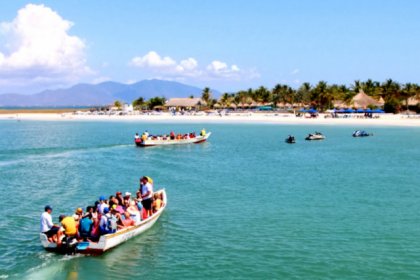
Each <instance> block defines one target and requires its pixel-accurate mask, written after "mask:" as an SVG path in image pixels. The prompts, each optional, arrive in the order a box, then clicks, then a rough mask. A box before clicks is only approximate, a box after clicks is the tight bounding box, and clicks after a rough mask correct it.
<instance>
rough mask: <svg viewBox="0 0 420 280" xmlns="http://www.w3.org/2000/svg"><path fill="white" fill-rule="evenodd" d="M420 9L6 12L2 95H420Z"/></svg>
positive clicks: (408, 0) (215, 2)
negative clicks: (95, 91)
mask: <svg viewBox="0 0 420 280" xmlns="http://www.w3.org/2000/svg"><path fill="white" fill-rule="evenodd" d="M418 11H420V1H417V0H405V1H394V0H381V1H380V0H363V1H362V0H352V1H337V0H322V1H312V0H296V1H290V0H289V1H283V0H277V1H275V0H273V1H271V0H259V1H240V0H230V1H226V0H223V1H221V0H220V1H219V0H200V1H193V0H177V1H173V0H172V1H171V0H166V1H164V0H153V1H141V0H124V1H97V0H89V1H83V0H72V1H64V0H63V1H58V0H57V1H31V2H27V1H20V0H14V1H2V3H1V6H0V93H23V94H31V93H37V92H39V91H42V90H45V89H57V88H66V87H70V86H72V85H75V84H78V83H90V84H97V83H100V82H104V81H115V82H121V83H127V84H129V83H134V82H138V81H141V80H144V79H154V78H156V79H164V80H172V81H178V82H182V83H185V84H189V85H193V86H198V87H201V88H204V87H207V86H208V87H211V88H213V89H216V90H218V91H220V92H235V91H238V90H242V89H248V88H257V87H259V86H265V87H268V88H272V87H274V86H275V85H276V84H278V83H282V84H288V85H290V86H292V87H294V88H297V87H299V85H301V84H302V83H303V82H310V83H311V84H316V83H317V82H318V81H320V80H323V81H326V82H328V83H329V84H333V83H338V84H345V85H351V84H352V83H353V82H354V81H355V80H367V79H373V80H375V81H380V82H382V81H385V80H386V79H389V78H391V79H393V80H396V81H398V82H400V83H406V82H413V83H420V34H419V33H420V18H419V17H418Z"/></svg>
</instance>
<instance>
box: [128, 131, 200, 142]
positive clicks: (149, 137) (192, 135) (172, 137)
mask: <svg viewBox="0 0 420 280" xmlns="http://www.w3.org/2000/svg"><path fill="white" fill-rule="evenodd" d="M205 135H206V130H205V129H204V128H203V129H202V130H201V132H200V136H205ZM195 137H196V135H195V132H190V133H185V134H181V133H178V134H175V133H174V132H173V131H171V132H170V133H169V135H167V134H163V135H150V134H149V132H148V131H147V130H146V131H144V132H143V133H142V135H141V136H140V135H139V134H138V133H136V134H135V135H134V139H135V140H138V139H140V140H142V141H146V140H181V139H193V138H195Z"/></svg>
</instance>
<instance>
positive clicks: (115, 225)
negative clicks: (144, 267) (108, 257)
mask: <svg viewBox="0 0 420 280" xmlns="http://www.w3.org/2000/svg"><path fill="white" fill-rule="evenodd" d="M162 206H163V197H162V195H161V193H153V180H152V179H151V178H150V177H147V176H144V177H141V178H140V188H139V190H138V191H137V192H136V196H135V197H132V196H131V193H129V192H126V193H125V194H124V195H123V194H122V193H121V192H120V191H118V192H116V194H115V195H111V196H109V198H106V197H105V196H103V195H101V196H100V197H99V200H98V201H96V202H95V204H94V205H92V206H87V207H86V211H85V212H84V211H83V209H82V208H77V209H76V211H75V213H74V214H73V215H71V216H66V215H60V216H59V221H60V224H61V225H54V224H53V222H52V217H51V212H52V207H51V206H49V205H47V206H45V208H44V210H45V212H43V213H42V215H41V232H42V233H44V234H45V235H46V236H47V237H48V241H50V242H56V243H57V244H58V245H60V244H61V241H62V238H63V236H66V237H75V238H77V239H78V240H84V241H87V240H89V241H98V240H99V237H100V236H101V235H104V234H108V233H114V232H116V231H117V230H120V229H124V228H127V227H131V226H134V225H136V224H138V223H140V221H141V220H144V219H147V218H148V217H150V216H151V215H153V213H155V212H157V211H158V210H159V209H160V208H161V207H162Z"/></svg>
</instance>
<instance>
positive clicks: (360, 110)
mask: <svg viewBox="0 0 420 280" xmlns="http://www.w3.org/2000/svg"><path fill="white" fill-rule="evenodd" d="M364 112H365V110H363V109H361V108H359V109H357V110H356V113H364Z"/></svg>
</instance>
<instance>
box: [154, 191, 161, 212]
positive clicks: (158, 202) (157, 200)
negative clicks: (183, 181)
mask: <svg viewBox="0 0 420 280" xmlns="http://www.w3.org/2000/svg"><path fill="white" fill-rule="evenodd" d="M162 205H163V201H162V198H161V196H160V194H158V193H155V194H153V204H152V208H153V213H156V212H157V211H159V209H160V208H162Z"/></svg>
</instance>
